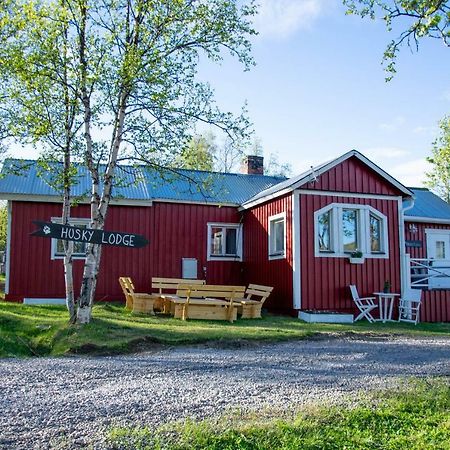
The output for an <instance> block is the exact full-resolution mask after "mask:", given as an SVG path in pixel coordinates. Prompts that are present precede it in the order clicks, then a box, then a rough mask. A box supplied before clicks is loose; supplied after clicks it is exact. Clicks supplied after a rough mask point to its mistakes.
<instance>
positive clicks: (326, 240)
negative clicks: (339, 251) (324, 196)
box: [317, 210, 332, 252]
mask: <svg viewBox="0 0 450 450" xmlns="http://www.w3.org/2000/svg"><path fill="white" fill-rule="evenodd" d="M331 213H332V211H331V210H329V211H327V212H325V213H323V214H320V215H319V216H318V219H317V229H318V230H317V237H318V243H319V251H320V252H331V251H332V247H331Z"/></svg>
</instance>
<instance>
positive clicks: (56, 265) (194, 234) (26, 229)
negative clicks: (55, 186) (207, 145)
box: [7, 202, 243, 300]
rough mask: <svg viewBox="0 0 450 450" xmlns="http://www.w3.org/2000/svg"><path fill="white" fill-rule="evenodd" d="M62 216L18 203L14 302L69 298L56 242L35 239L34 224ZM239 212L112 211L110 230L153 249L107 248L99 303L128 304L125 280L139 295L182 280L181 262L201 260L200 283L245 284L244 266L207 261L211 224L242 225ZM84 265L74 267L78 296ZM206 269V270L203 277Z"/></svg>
mask: <svg viewBox="0 0 450 450" xmlns="http://www.w3.org/2000/svg"><path fill="white" fill-rule="evenodd" d="M88 214H89V207H88V206H87V205H80V206H77V207H75V208H73V210H72V216H73V217H88ZM59 216H61V207H60V205H58V204H54V203H34V202H13V204H12V224H11V225H12V230H13V231H12V235H11V259H10V282H9V294H8V296H7V299H9V300H22V299H23V298H24V297H64V276H63V264H62V260H60V259H57V260H51V259H50V251H51V249H50V246H51V240H50V239H44V238H37V237H31V236H30V233H31V232H32V231H33V230H34V229H35V228H36V227H35V226H34V225H33V224H32V221H33V220H44V221H49V220H50V218H51V217H59ZM240 219H241V213H239V212H238V211H237V209H236V208H230V207H217V206H206V205H205V206H203V205H186V204H174V203H154V204H153V205H152V206H149V207H131V206H112V207H111V208H110V210H109V212H108V216H107V220H106V224H105V229H107V230H112V231H122V232H131V233H136V234H142V235H144V236H146V237H147V238H148V240H149V245H148V246H146V247H144V248H142V249H127V248H123V247H111V246H105V247H104V249H103V254H102V262H101V267H100V276H99V282H98V288H97V295H96V297H97V299H98V300H117V299H120V300H122V297H123V295H122V292H121V289H120V286H119V283H118V281H117V280H118V277H119V276H131V277H132V278H133V281H134V282H135V284H136V289H137V290H138V291H141V292H148V291H149V290H150V279H151V277H152V276H160V277H176V278H180V277H181V259H182V258H183V257H185V258H197V259H198V277H199V278H206V280H207V282H208V283H211V284H216V283H217V284H218V283H221V284H242V282H243V278H242V263H241V262H234V261H207V257H206V253H207V222H227V223H239V221H240ZM83 263H84V260H75V261H74V280H75V292H76V294H78V291H79V287H80V282H81V276H82V269H83ZM203 268H205V269H206V270H205V271H203Z"/></svg>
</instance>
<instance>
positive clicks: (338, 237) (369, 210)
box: [314, 203, 389, 259]
mask: <svg viewBox="0 0 450 450" xmlns="http://www.w3.org/2000/svg"><path fill="white" fill-rule="evenodd" d="M344 209H353V210H357V211H358V219H359V220H358V224H357V233H358V235H357V242H358V250H359V251H360V252H361V253H362V254H363V257H364V258H373V259H387V258H389V235H388V218H387V217H386V216H385V215H384V214H383V213H381V212H380V211H378V210H377V209H375V208H373V207H372V206H370V205H359V204H353V203H331V204H329V205H327V206H325V207H323V208H321V209H319V210H317V211H315V212H314V256H316V257H318V258H343V257H344V258H346V257H347V258H348V257H349V256H350V253H351V252H344V242H343V223H342V213H343V210H344ZM330 210H331V221H330V222H331V223H330V241H331V251H320V250H319V233H318V231H319V216H321V215H322V214H324V213H326V212H328V211H330ZM371 214H372V215H373V216H375V217H376V218H378V219H380V220H381V236H380V241H381V251H380V252H371V250H370V215H371Z"/></svg>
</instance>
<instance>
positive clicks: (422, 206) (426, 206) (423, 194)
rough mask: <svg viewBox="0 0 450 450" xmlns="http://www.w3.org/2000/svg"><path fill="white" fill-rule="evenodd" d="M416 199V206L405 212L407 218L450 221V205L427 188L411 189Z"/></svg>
mask: <svg viewBox="0 0 450 450" xmlns="http://www.w3.org/2000/svg"><path fill="white" fill-rule="evenodd" d="M410 189H411V191H413V193H414V195H415V197H416V199H415V202H414V206H413V207H412V208H411V209H408V210H407V211H405V216H406V217H422V218H429V219H439V220H450V205H449V204H448V203H447V202H445V201H444V200H442V198H440V197H438V196H437V195H436V194H434V193H433V192H431V191H429V190H428V189H426V188H410Z"/></svg>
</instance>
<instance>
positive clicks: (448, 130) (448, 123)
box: [425, 116, 450, 203]
mask: <svg viewBox="0 0 450 450" xmlns="http://www.w3.org/2000/svg"><path fill="white" fill-rule="evenodd" d="M439 128H440V134H439V136H438V137H437V138H436V140H435V141H434V142H433V148H432V150H431V156H429V157H428V158H427V161H428V162H429V163H430V164H431V167H432V168H431V170H430V171H429V172H426V173H425V175H426V177H427V179H426V182H425V184H426V185H427V186H428V187H429V188H431V189H433V190H434V191H436V193H437V194H438V195H439V196H440V197H442V198H443V199H444V200H445V201H446V202H447V203H450V116H447V117H444V118H443V119H442V120H441V121H440V122H439Z"/></svg>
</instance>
